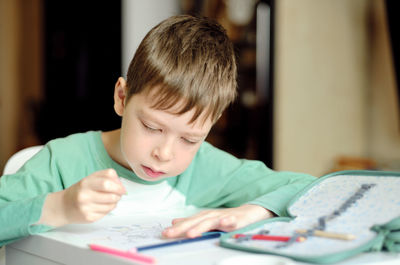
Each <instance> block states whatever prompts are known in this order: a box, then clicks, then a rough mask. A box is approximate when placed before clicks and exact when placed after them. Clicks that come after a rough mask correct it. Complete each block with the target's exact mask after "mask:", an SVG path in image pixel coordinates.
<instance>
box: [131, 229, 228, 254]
mask: <svg viewBox="0 0 400 265" xmlns="http://www.w3.org/2000/svg"><path fill="white" fill-rule="evenodd" d="M220 236H221V233H219V232H216V233H213V232H212V233H209V234H205V235H203V236H199V237H195V238H185V239H180V240H175V241H169V242H165V243H160V244H155V245H148V246H142V247H137V248H136V249H137V251H143V250H149V249H154V248H162V247H169V246H175V245H180V244H186V243H193V242H198V241H202V240H208V239H213V238H218V237H220Z"/></svg>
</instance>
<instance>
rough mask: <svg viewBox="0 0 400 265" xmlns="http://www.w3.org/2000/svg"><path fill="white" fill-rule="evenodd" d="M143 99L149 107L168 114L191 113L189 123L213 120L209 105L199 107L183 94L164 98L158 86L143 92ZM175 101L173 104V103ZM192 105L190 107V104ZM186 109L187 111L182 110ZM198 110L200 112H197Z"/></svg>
mask: <svg viewBox="0 0 400 265" xmlns="http://www.w3.org/2000/svg"><path fill="white" fill-rule="evenodd" d="M142 96H143V100H144V102H145V103H146V105H147V107H148V108H149V109H153V110H157V111H163V112H166V113H168V114H172V115H176V116H183V115H189V116H190V122H189V124H192V125H195V124H198V123H200V124H204V123H206V122H207V121H208V120H211V115H210V114H209V106H207V107H205V108H202V109H199V106H197V105H193V106H191V105H192V104H190V103H189V102H188V99H186V98H185V97H183V96H176V95H175V96H174V97H173V98H171V99H168V98H164V97H165V95H162V94H160V93H159V89H158V88H153V89H151V90H148V91H147V92H145V93H143V94H142ZM172 103H173V104H172ZM189 105H190V106H191V107H188V106H189ZM182 110H186V111H182ZM196 112H199V113H197V114H196Z"/></svg>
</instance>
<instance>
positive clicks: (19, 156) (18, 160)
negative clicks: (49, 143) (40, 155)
mask: <svg viewBox="0 0 400 265" xmlns="http://www.w3.org/2000/svg"><path fill="white" fill-rule="evenodd" d="M42 148H43V145H36V146H31V147H27V148H25V149H22V150H20V151H18V152H17V153H15V154H14V155H13V156H11V157H10V159H8V161H7V163H6V165H5V167H4V170H3V175H9V174H14V173H15V172H17V171H18V169H20V168H21V167H22V166H23V165H24V164H25V162H26V161H28V160H29V159H30V158H31V157H33V156H34V155H35V154H36V153H37V152H39V151H40V150H41V149H42Z"/></svg>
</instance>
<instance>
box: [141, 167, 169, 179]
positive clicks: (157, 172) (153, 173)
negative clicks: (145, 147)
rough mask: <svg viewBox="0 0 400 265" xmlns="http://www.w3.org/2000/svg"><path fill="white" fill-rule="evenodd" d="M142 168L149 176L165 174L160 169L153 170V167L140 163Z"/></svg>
mask: <svg viewBox="0 0 400 265" xmlns="http://www.w3.org/2000/svg"><path fill="white" fill-rule="evenodd" d="M142 168H143V170H144V172H145V173H146V175H147V176H149V177H150V178H158V177H160V176H161V175H164V174H165V173H164V172H162V171H154V170H153V169H151V168H149V167H146V166H143V165H142Z"/></svg>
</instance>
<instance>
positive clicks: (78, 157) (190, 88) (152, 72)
mask: <svg viewBox="0 0 400 265" xmlns="http://www.w3.org/2000/svg"><path fill="white" fill-rule="evenodd" d="M235 96H236V64H235V57H234V51H233V47H232V44H231V42H230V41H229V39H228V37H227V35H226V33H225V30H224V29H223V28H222V27H221V26H220V25H218V24H217V23H215V22H212V21H209V20H207V19H205V18H195V17H191V16H184V15H182V16H175V17H171V18H169V19H167V20H165V21H163V22H161V23H160V24H159V25H157V26H156V27H155V28H153V29H152V30H151V31H150V32H149V33H148V34H147V35H146V37H145V38H144V40H143V41H142V43H141V44H140V46H139V48H138V50H137V52H136V53H135V56H134V58H133V60H132V62H131V64H130V66H129V70H128V74H127V81H125V80H124V79H123V78H119V79H118V81H117V83H116V85H115V92H114V101H115V104H114V109H115V111H116V113H117V114H118V115H119V116H121V117H122V125H121V128H120V129H118V130H115V131H110V132H87V133H81V134H74V135H71V136H69V137H66V138H63V139H56V140H53V141H50V142H49V143H48V144H46V146H45V147H44V148H43V149H42V150H41V151H40V152H39V153H38V154H37V155H36V156H35V157H33V158H32V159H31V160H29V161H28V162H27V163H26V164H25V165H24V167H23V168H22V169H21V170H19V171H18V172H17V173H16V174H14V175H10V176H3V177H2V178H1V182H0V207H1V211H0V224H1V225H0V243H1V244H0V245H4V244H7V243H9V242H11V241H13V240H16V239H18V238H21V237H24V236H27V235H29V234H34V233H40V232H43V231H46V230H49V229H51V228H53V227H59V226H62V225H66V224H70V223H88V222H94V221H96V220H99V219H100V218H102V217H104V216H105V215H107V214H108V213H110V211H112V210H113V209H114V208H115V207H116V206H117V203H118V202H119V201H120V199H121V196H122V195H124V194H125V193H126V187H127V185H129V186H130V190H129V193H128V195H124V196H136V197H137V198H138V200H137V201H139V203H137V202H136V203H135V200H132V201H133V202H132V206H131V207H132V209H131V211H132V212H135V211H136V209H139V208H140V207H141V206H143V207H145V208H148V207H150V208H151V207H153V208H157V207H158V208H180V207H185V206H196V207H203V208H219V209H214V210H208V211H203V212H200V213H198V214H196V215H194V216H192V217H188V218H178V219H175V220H173V222H172V226H171V227H170V228H168V229H166V230H165V231H163V236H165V237H169V238H174V237H196V236H199V235H200V234H201V233H203V232H206V231H209V230H213V229H219V230H223V231H232V230H235V229H237V228H240V227H243V226H245V225H248V224H250V223H253V222H256V221H259V220H261V219H264V218H269V217H272V216H274V215H284V214H285V212H284V209H285V205H286V204H287V202H288V201H289V200H290V198H291V197H292V196H293V195H294V194H295V193H296V192H297V191H299V190H300V189H302V188H303V187H304V186H305V185H307V184H309V183H310V182H311V181H312V180H314V178H313V177H311V176H307V175H302V174H294V173H288V172H286V173H285V172H274V171H272V170H270V169H268V168H267V167H266V166H265V165H264V164H263V163H261V162H259V161H248V160H239V159H237V158H235V157H233V156H231V155H229V154H227V153H225V152H223V151H221V150H218V149H216V148H215V147H213V146H211V145H210V144H208V143H206V142H204V140H205V138H206V136H207V134H208V133H209V131H210V129H211V127H212V125H213V124H214V123H215V122H216V121H217V119H218V118H219V117H220V116H221V113H222V112H223V111H224V109H225V108H226V107H227V106H228V104H230V103H231V102H232V101H233V100H234V98H235ZM119 177H121V179H122V180H123V181H122V182H124V183H125V184H122V182H121V180H120V179H119ZM126 183H127V184H126ZM135 207H137V208H135ZM222 207H225V208H222Z"/></svg>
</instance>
